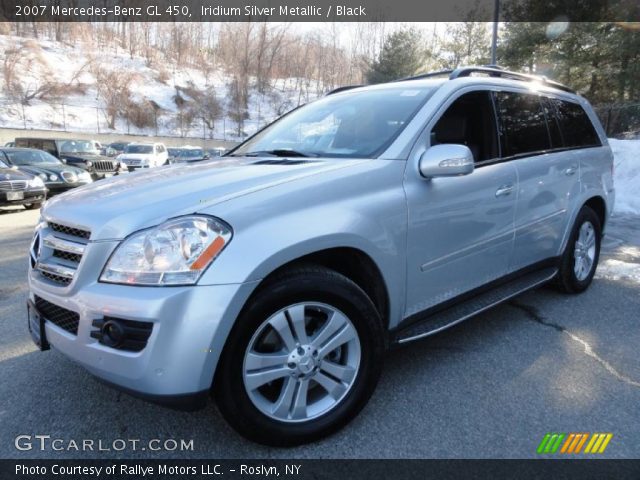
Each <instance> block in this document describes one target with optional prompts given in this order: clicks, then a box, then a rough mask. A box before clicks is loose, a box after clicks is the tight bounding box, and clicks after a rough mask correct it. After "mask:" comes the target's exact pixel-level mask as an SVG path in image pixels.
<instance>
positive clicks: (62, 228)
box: [48, 222, 91, 239]
mask: <svg viewBox="0 0 640 480" xmlns="http://www.w3.org/2000/svg"><path fill="white" fill-rule="evenodd" d="M48 225H49V227H50V228H51V230H53V231H54V232H58V233H65V234H67V235H71V236H72V237H80V238H85V239H88V238H89V237H90V236H91V232H89V231H87V230H81V229H79V228H74V227H67V226H66V225H61V224H59V223H52V222H48Z"/></svg>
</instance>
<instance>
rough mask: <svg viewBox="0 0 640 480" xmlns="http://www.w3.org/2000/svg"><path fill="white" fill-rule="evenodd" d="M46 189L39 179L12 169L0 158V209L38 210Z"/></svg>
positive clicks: (44, 198) (45, 196)
mask: <svg viewBox="0 0 640 480" xmlns="http://www.w3.org/2000/svg"><path fill="white" fill-rule="evenodd" d="M46 198H47V188H46V187H45V186H44V182H43V181H42V179H41V178H40V177H36V176H34V175H29V174H28V173H25V172H21V171H20V170H18V169H16V168H12V167H11V166H10V165H9V163H8V162H6V161H5V160H4V158H1V157H0V207H6V206H9V205H23V206H24V208H26V209H27V210H31V209H36V208H40V205H42V202H44V201H45V200H46Z"/></svg>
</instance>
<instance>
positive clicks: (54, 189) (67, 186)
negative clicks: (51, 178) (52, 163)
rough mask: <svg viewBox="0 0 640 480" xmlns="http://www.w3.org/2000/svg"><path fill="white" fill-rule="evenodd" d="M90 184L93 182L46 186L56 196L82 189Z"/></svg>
mask: <svg viewBox="0 0 640 480" xmlns="http://www.w3.org/2000/svg"><path fill="white" fill-rule="evenodd" d="M89 183H91V182H75V183H67V182H46V183H45V185H46V186H47V188H48V189H49V192H50V193H51V194H55V193H62V192H66V191H67V190H71V189H72V188H76V187H81V186H83V185H87V184H89Z"/></svg>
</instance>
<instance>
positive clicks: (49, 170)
mask: <svg viewBox="0 0 640 480" xmlns="http://www.w3.org/2000/svg"><path fill="white" fill-rule="evenodd" d="M18 169H19V170H20V171H21V172H26V173H29V174H31V175H40V174H41V173H44V174H45V175H51V174H55V175H58V176H60V174H61V173H62V172H63V171H67V172H73V173H75V174H76V175H80V174H81V173H84V172H85V170H83V169H82V168H78V167H72V166H71V165H64V164H62V165H56V164H45V165H18Z"/></svg>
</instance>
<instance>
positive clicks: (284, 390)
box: [213, 266, 385, 446]
mask: <svg viewBox="0 0 640 480" xmlns="http://www.w3.org/2000/svg"><path fill="white" fill-rule="evenodd" d="M384 345H385V342H384V330H383V328H382V321H381V319H380V315H379V314H378V312H377V310H376V308H375V307H374V305H373V303H372V302H371V300H370V299H369V297H367V295H366V294H365V293H364V292H363V291H362V289H360V287H358V286H357V285H356V284H355V283H354V282H352V281H351V280H349V279H348V278H347V277H345V276H343V275H341V274H339V273H337V272H335V271H332V270H329V269H326V268H323V267H316V266H305V267H298V268H295V269H291V270H288V271H285V272H283V273H281V274H277V275H276V276H275V277H274V278H272V279H271V280H268V281H267V282H266V283H265V285H264V286H262V287H261V288H260V289H259V290H258V292H257V293H256V294H254V296H253V297H252V298H251V299H250V300H249V302H248V304H247V306H246V307H245V308H244V310H243V312H242V313H241V314H240V316H239V318H238V319H237V321H236V325H235V326H234V328H233V329H232V331H231V333H230V334H229V338H228V339H227V343H226V346H225V348H224V350H223V352H222V356H221V358H220V363H219V365H218V368H217V374H216V378H215V381H214V385H213V390H214V393H215V397H216V400H217V403H218V408H219V409H220V411H221V413H222V414H223V416H224V417H225V419H226V420H227V421H228V422H229V424H230V425H231V426H232V427H233V428H234V429H235V430H236V431H238V432H239V433H240V434H241V435H243V436H244V437H246V438H248V439H250V440H253V441H255V442H258V443H262V444H265V445H271V446H292V445H299V444H303V443H307V442H311V441H314V440H317V439H319V438H322V437H324V436H327V435H329V434H331V433H333V432H335V431H336V430H338V429H339V428H341V427H342V426H344V425H345V424H346V423H348V422H349V421H350V420H352V419H353V418H354V417H355V416H356V415H357V414H358V412H359V411H360V410H361V409H362V408H363V407H364V405H365V404H366V403H367V401H368V399H369V397H370V396H371V394H372V393H373V390H374V389H375V386H376V384H377V382H378V378H379V376H380V372H381V369H382V360H383V356H384Z"/></svg>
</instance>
